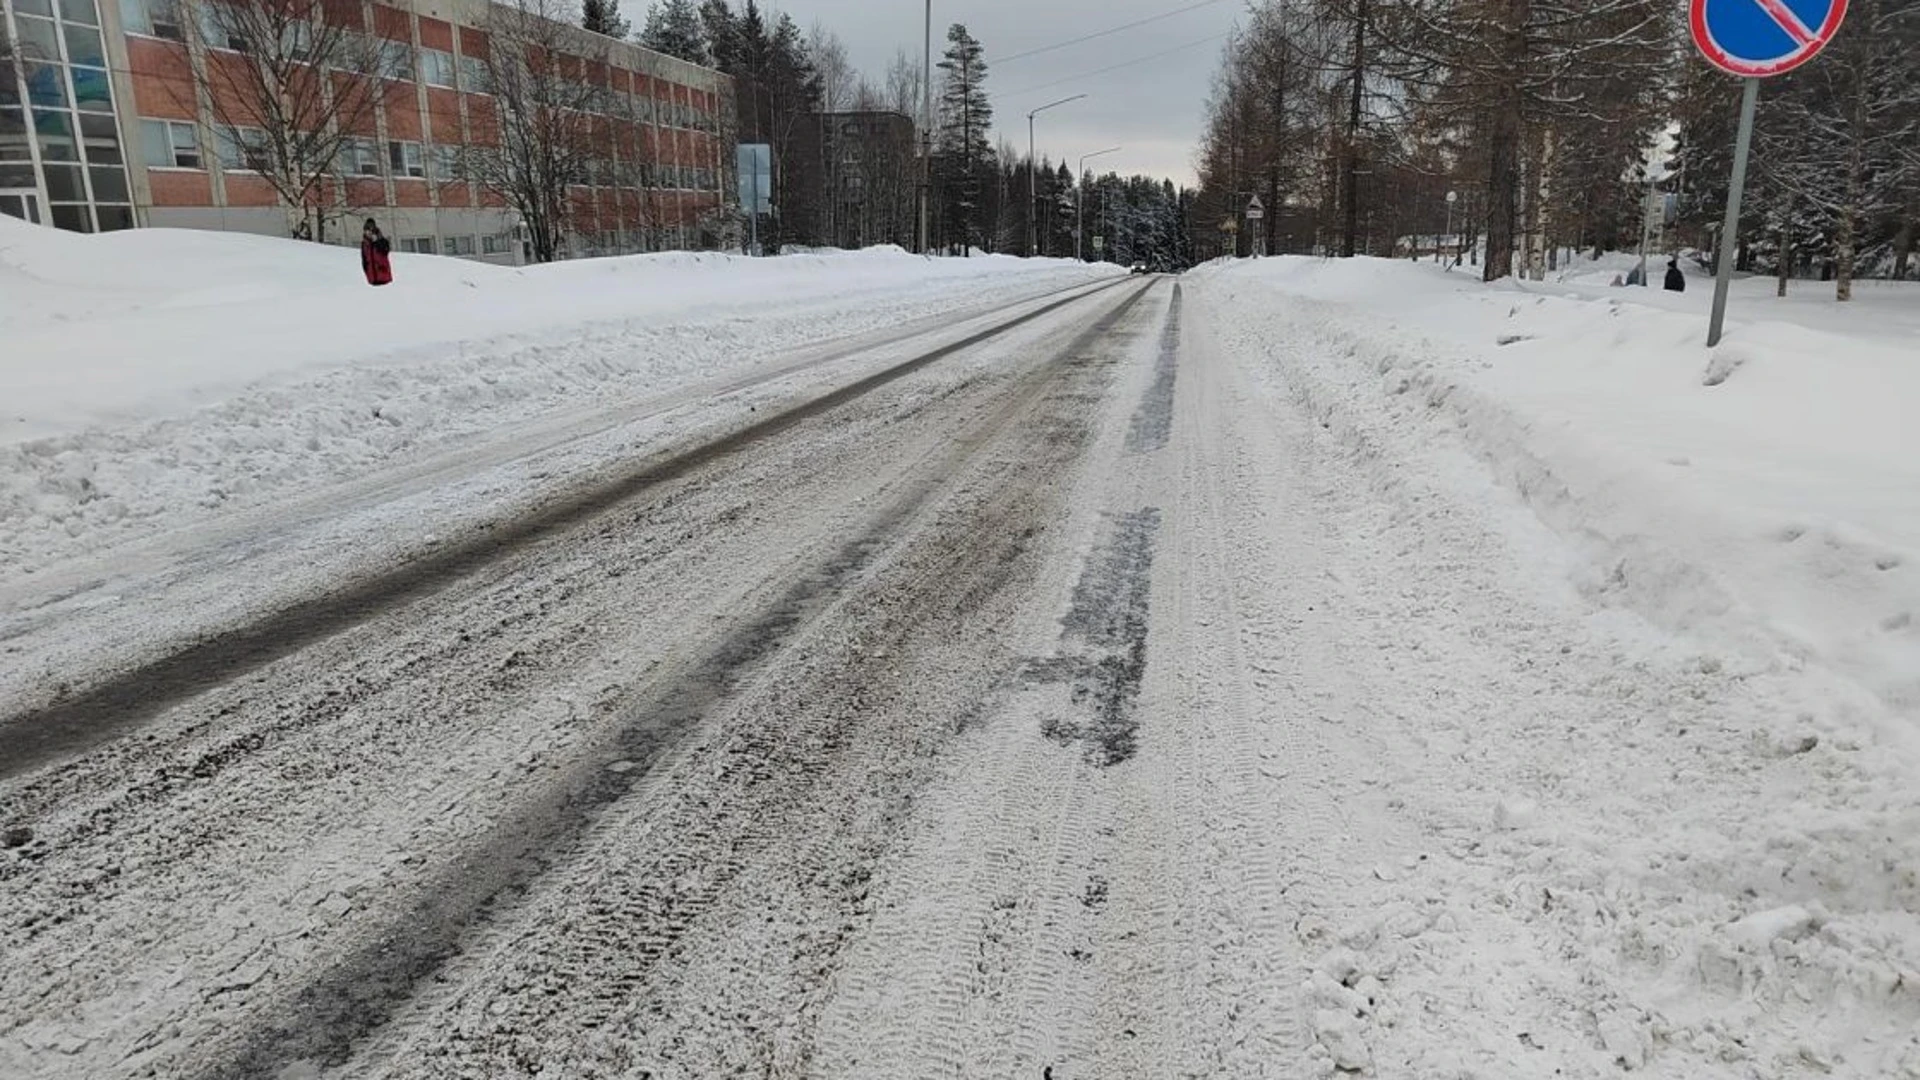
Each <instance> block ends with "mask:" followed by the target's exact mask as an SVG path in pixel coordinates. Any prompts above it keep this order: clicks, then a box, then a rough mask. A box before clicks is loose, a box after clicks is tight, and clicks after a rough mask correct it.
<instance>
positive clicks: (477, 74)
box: [460, 56, 493, 94]
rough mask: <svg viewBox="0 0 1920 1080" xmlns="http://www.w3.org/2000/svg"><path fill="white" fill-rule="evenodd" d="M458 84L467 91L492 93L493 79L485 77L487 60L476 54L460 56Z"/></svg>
mask: <svg viewBox="0 0 1920 1080" xmlns="http://www.w3.org/2000/svg"><path fill="white" fill-rule="evenodd" d="M460 84H461V86H462V87H463V88H465V89H466V90H467V92H468V93H473V94H491V93H493V81H492V80H491V79H489V78H488V77H487V62H486V61H485V60H482V59H480V58H479V57H477V56H463V57H461V58H460Z"/></svg>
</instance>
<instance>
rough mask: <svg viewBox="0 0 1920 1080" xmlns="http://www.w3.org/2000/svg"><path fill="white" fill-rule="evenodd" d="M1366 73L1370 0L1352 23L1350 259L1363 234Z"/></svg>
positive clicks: (1363, 0) (1346, 246)
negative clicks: (1362, 114)
mask: <svg viewBox="0 0 1920 1080" xmlns="http://www.w3.org/2000/svg"><path fill="white" fill-rule="evenodd" d="M1366 70H1367V0H1359V7H1358V8H1357V9H1356V10H1355V14H1354V20H1353V102H1352V106H1351V108H1350V109H1349V111H1348V114H1347V235H1346V237H1345V239H1343V240H1342V241H1341V244H1340V250H1341V254H1343V255H1345V256H1346V257H1347V258H1349V259H1351V258H1353V255H1354V247H1355V241H1356V239H1357V238H1358V236H1359V234H1360V93H1361V86H1362V83H1363V82H1364V81H1365V79H1366Z"/></svg>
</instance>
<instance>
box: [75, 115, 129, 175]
mask: <svg viewBox="0 0 1920 1080" xmlns="http://www.w3.org/2000/svg"><path fill="white" fill-rule="evenodd" d="M80 142H81V144H82V145H83V146H85V147H86V148H87V163H88V164H89V165H120V164H123V163H124V162H125V159H124V158H122V157H121V156H120V130H119V128H118V127H116V126H115V124H114V122H113V117H111V116H85V115H82V116H81V117H80Z"/></svg>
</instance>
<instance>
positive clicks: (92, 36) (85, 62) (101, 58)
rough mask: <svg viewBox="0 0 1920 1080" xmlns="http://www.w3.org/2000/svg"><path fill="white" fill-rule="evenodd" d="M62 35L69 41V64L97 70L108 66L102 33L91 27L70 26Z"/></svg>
mask: <svg viewBox="0 0 1920 1080" xmlns="http://www.w3.org/2000/svg"><path fill="white" fill-rule="evenodd" d="M62 35H63V36H64V37H65V38H66V39H67V63H69V64H80V65H82V66H84V67H97V68H103V67H106V66H107V50H106V46H105V45H102V44H101V43H100V31H98V30H95V29H94V28H93V27H91V26H68V27H66V28H65V29H64V30H63V31H62Z"/></svg>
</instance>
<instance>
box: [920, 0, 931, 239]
mask: <svg viewBox="0 0 1920 1080" xmlns="http://www.w3.org/2000/svg"><path fill="white" fill-rule="evenodd" d="M920 83H921V86H920V90H921V93H922V94H923V95H924V98H925V99H924V101H923V102H922V104H921V113H920V254H922V255H925V254H927V244H928V242H929V239H930V237H929V230H928V224H929V223H930V221H931V220H932V217H933V0H927V59H926V65H925V66H924V67H922V68H921V69H920Z"/></svg>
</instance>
